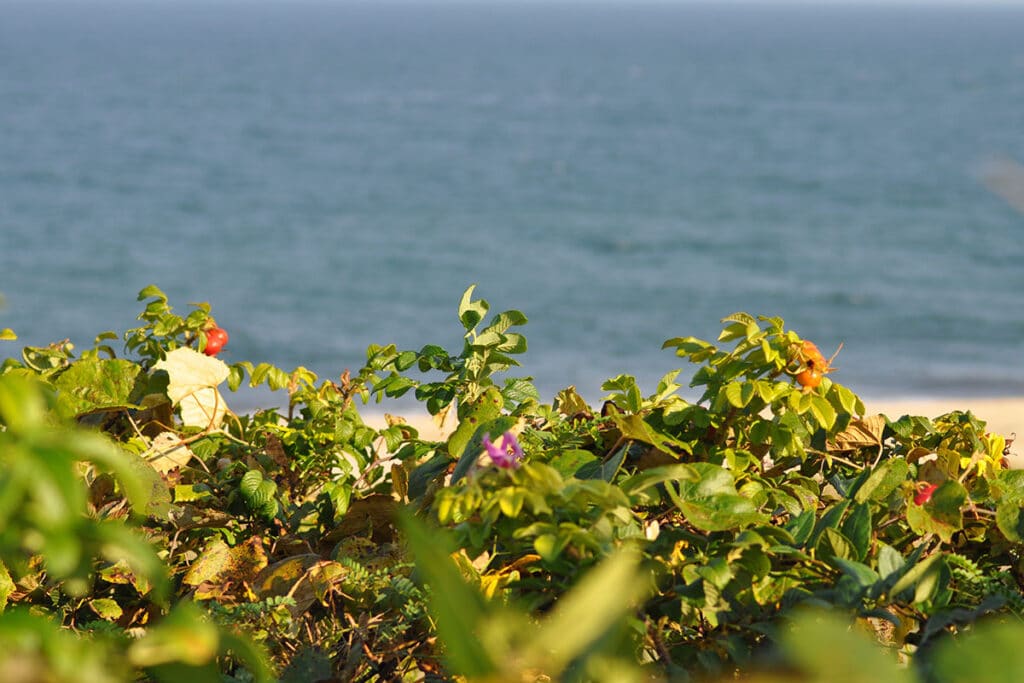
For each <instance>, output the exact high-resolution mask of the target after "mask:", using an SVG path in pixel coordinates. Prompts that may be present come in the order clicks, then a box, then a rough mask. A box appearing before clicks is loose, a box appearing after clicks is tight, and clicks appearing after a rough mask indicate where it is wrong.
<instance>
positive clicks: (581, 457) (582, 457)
mask: <svg viewBox="0 0 1024 683" xmlns="http://www.w3.org/2000/svg"><path fill="white" fill-rule="evenodd" d="M597 460H598V458H597V456H596V455H594V454H593V453H591V452H590V451H585V450H582V449H579V448H573V449H570V450H567V451H562V452H560V453H557V454H555V455H554V456H553V457H552V458H551V459H550V460H549V461H548V465H549V466H550V467H553V468H554V469H555V470H557V471H558V473H559V474H561V475H562V476H563V477H570V476H573V475H575V474H576V473H577V472H578V471H579V470H580V468H581V467H583V466H584V465H588V464H590V463H594V462H597Z"/></svg>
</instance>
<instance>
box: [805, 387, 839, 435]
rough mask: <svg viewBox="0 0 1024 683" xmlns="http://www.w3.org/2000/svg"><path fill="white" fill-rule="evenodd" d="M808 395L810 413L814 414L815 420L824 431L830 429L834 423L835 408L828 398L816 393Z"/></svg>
mask: <svg viewBox="0 0 1024 683" xmlns="http://www.w3.org/2000/svg"><path fill="white" fill-rule="evenodd" d="M808 396H810V399H811V401H810V408H811V414H812V415H813V416H814V419H815V421H816V422H817V423H818V424H819V425H820V426H821V427H822V428H823V429H825V430H826V431H831V430H832V428H833V427H835V424H836V410H835V408H833V407H832V404H831V403H829V402H828V399H826V398H824V397H822V396H818V395H817V394H808Z"/></svg>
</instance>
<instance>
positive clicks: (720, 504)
mask: <svg viewBox="0 0 1024 683" xmlns="http://www.w3.org/2000/svg"><path fill="white" fill-rule="evenodd" d="M691 467H692V468H693V469H694V470H695V471H696V472H697V474H698V476H699V477H700V480H699V481H697V482H693V481H679V482H678V483H677V485H678V489H677V488H676V486H677V485H676V484H672V483H670V482H667V481H666V482H664V483H665V490H666V491H667V492H668V494H669V497H670V498H672V501H673V502H674V503H675V504H676V506H677V507H678V508H679V510H680V511H681V512H682V513H683V515H684V516H685V517H686V519H687V521H688V522H690V524H693V525H694V526H695V527H697V528H698V529H703V530H704V531H725V530H727V529H736V528H741V527H744V526H749V525H751V524H757V523H760V522H764V521H766V520H767V519H768V517H767V516H766V515H763V514H761V513H760V512H758V510H757V507H756V506H755V505H754V503H753V501H751V500H750V499H749V498H744V497H743V496H741V495H739V494H738V493H737V492H736V485H735V483H734V481H733V478H732V475H731V474H729V472H728V471H727V470H725V469H723V468H721V467H718V466H717V465H713V464H711V463H694V464H693V465H691Z"/></svg>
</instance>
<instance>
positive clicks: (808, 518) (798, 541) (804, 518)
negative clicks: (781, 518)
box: [783, 510, 817, 548]
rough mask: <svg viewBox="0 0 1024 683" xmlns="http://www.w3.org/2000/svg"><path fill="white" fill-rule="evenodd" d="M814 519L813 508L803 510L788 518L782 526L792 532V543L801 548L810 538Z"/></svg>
mask: <svg viewBox="0 0 1024 683" xmlns="http://www.w3.org/2000/svg"><path fill="white" fill-rule="evenodd" d="M816 519H817V518H816V517H815V514H814V510H805V511H804V512H802V513H800V514H799V515H797V516H796V517H792V518H790V520H789V522H787V523H786V526H785V527H783V528H784V529H785V530H786V531H788V532H789V533H790V534H792V536H793V543H794V545H796V546H797V547H798V548H802V547H804V546H805V545H806V543H807V541H809V540H810V538H811V534H812V532H813V531H814V522H815V520H816Z"/></svg>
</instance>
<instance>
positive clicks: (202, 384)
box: [153, 347, 231, 429]
mask: <svg viewBox="0 0 1024 683" xmlns="http://www.w3.org/2000/svg"><path fill="white" fill-rule="evenodd" d="M153 369H154V370H164V371H165V372H167V376H168V379H169V381H168V385H167V396H168V397H169V398H170V399H171V402H172V403H174V404H175V405H176V406H179V407H180V409H181V421H182V422H183V423H184V424H185V426H187V427H200V428H202V429H207V428H210V429H213V428H216V427H218V426H219V425H220V423H221V420H223V419H224V415H225V414H226V413H227V410H228V407H227V404H226V403H225V402H224V397H223V396H221V394H220V392H219V391H217V385H219V384H220V383H221V382H224V381H225V380H226V379H227V378H228V375H229V374H230V372H231V371H230V369H229V368H228V366H227V364H225V363H224V361H221V360H217V359H216V358H211V357H210V356H206V355H204V354H202V353H199V352H198V351H195V350H194V349H190V348H187V347H183V348H180V349H175V350H174V351H171V352H170V353H168V354H167V358H165V359H164V360H162V361H159V362H158V363H156V364H155V365H154V366H153Z"/></svg>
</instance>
